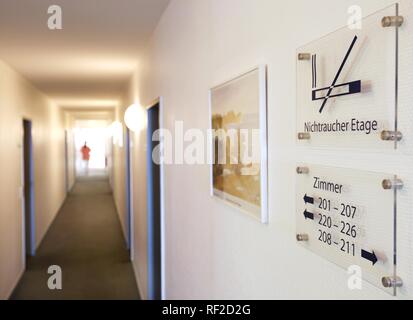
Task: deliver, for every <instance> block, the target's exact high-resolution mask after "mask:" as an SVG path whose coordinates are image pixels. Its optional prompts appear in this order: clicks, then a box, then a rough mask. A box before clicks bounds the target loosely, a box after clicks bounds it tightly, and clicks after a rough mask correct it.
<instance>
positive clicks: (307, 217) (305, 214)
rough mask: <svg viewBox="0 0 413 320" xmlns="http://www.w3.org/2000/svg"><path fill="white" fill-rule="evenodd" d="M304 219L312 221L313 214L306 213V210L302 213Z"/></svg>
mask: <svg viewBox="0 0 413 320" xmlns="http://www.w3.org/2000/svg"><path fill="white" fill-rule="evenodd" d="M304 217H305V219H306V220H307V219H310V220H314V213H311V212H308V211H307V210H305V211H304Z"/></svg>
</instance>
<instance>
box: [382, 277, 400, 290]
mask: <svg viewBox="0 0 413 320" xmlns="http://www.w3.org/2000/svg"><path fill="white" fill-rule="evenodd" d="M381 283H382V284H383V287H385V288H400V287H402V286H403V280H402V279H400V278H399V277H383V278H382V279H381Z"/></svg>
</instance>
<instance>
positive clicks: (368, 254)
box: [361, 250, 378, 266]
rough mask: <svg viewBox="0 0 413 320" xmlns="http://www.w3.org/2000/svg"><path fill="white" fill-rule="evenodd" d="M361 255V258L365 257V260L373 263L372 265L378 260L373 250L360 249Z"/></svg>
mask: <svg viewBox="0 0 413 320" xmlns="http://www.w3.org/2000/svg"><path fill="white" fill-rule="evenodd" d="M361 257H362V258H363V259H366V260H368V261H370V262H371V263H372V264H373V266H374V265H375V264H376V263H377V261H378V259H377V256H376V254H375V253H374V251H373V252H368V251H366V250H361Z"/></svg>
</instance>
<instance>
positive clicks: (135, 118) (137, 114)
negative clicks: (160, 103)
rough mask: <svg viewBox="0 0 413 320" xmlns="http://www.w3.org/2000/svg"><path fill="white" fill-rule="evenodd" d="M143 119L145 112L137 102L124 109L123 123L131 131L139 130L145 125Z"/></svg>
mask: <svg viewBox="0 0 413 320" xmlns="http://www.w3.org/2000/svg"><path fill="white" fill-rule="evenodd" d="M145 119H146V114H145V112H144V109H143V108H142V107H141V106H140V105H139V104H136V103H134V104H133V105H131V106H130V107H128V109H126V111H125V116H124V120H125V124H126V126H127V127H128V128H129V129H130V130H131V131H133V132H137V131H140V130H142V129H143V128H144V127H145V123H146V122H145Z"/></svg>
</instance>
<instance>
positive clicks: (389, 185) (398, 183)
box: [382, 179, 404, 190]
mask: <svg viewBox="0 0 413 320" xmlns="http://www.w3.org/2000/svg"><path fill="white" fill-rule="evenodd" d="M403 185H404V184H403V181H402V180H400V179H395V180H391V179H385V180H383V182H382V186H383V189H384V190H392V189H402V188H403Z"/></svg>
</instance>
